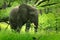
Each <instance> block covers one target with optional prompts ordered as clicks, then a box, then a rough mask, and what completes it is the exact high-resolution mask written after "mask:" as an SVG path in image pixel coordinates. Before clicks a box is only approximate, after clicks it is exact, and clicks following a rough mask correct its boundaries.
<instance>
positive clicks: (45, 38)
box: [0, 0, 60, 40]
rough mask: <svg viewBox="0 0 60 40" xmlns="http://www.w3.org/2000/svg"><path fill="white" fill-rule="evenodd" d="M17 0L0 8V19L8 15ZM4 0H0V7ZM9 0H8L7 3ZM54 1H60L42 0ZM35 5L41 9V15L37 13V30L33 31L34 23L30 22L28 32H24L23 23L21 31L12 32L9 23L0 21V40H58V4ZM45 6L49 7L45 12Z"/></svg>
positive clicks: (59, 20) (56, 0)
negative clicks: (8, 5)
mask: <svg viewBox="0 0 60 40" xmlns="http://www.w3.org/2000/svg"><path fill="white" fill-rule="evenodd" d="M6 1H7V0H6ZM21 1H22V0H21ZM21 1H20V2H19V0H15V1H14V0H13V2H12V3H11V5H12V6H11V7H7V8H6V9H2V10H0V21H1V19H3V18H6V17H9V13H10V11H11V9H13V8H14V7H15V6H17V5H19V4H20V3H21ZM3 2H4V0H2V1H0V7H1V6H2V5H3ZM9 2H10V1H9V0H8V3H9ZM33 2H35V1H34V0H32V1H31V2H28V3H29V4H30V5H34V3H33ZM54 2H60V1H59V0H50V2H49V3H48V2H44V3H42V4H41V5H44V4H47V3H48V4H50V3H54ZM41 5H39V6H37V9H41V10H42V15H41V14H40V13H39V15H38V18H39V19H38V32H37V33H35V32H34V25H33V24H31V28H30V30H29V32H28V33H27V32H25V31H24V30H25V25H23V27H22V29H21V32H20V33H17V32H12V31H11V29H10V25H8V24H6V23H4V22H0V40H60V8H59V7H60V4H56V5H52V6H46V7H40V6H41ZM45 8H49V9H50V11H49V12H48V13H47V14H46V12H45ZM7 26H8V28H7V29H6V27H7Z"/></svg>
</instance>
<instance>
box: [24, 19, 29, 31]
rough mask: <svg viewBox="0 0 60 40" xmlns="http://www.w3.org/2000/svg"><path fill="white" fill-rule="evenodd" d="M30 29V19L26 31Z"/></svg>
mask: <svg viewBox="0 0 60 40" xmlns="http://www.w3.org/2000/svg"><path fill="white" fill-rule="evenodd" d="M29 29H30V21H29V20H28V21H27V23H26V29H25V31H26V32H28V31H29Z"/></svg>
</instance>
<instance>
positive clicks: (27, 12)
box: [9, 4, 38, 32]
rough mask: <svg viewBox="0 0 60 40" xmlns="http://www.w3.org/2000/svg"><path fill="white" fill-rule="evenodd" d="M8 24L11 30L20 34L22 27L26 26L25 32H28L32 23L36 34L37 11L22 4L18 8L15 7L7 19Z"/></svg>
mask: <svg viewBox="0 0 60 40" xmlns="http://www.w3.org/2000/svg"><path fill="white" fill-rule="evenodd" d="M9 22H10V26H11V29H14V30H15V31H17V32H20V30H21V28H22V26H23V25H24V24H26V29H25V31H28V30H29V28H30V24H31V23H34V25H35V27H34V28H35V32H37V28H38V11H37V9H35V8H33V7H31V6H29V5H26V4H22V5H20V6H17V7H15V8H14V9H13V10H12V11H11V13H10V17H9Z"/></svg>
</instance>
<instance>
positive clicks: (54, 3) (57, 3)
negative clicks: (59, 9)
mask: <svg viewBox="0 0 60 40" xmlns="http://www.w3.org/2000/svg"><path fill="white" fill-rule="evenodd" d="M59 3H60V2H59ZM59 3H52V4H46V5H42V6H41V7H45V6H51V5H56V4H59Z"/></svg>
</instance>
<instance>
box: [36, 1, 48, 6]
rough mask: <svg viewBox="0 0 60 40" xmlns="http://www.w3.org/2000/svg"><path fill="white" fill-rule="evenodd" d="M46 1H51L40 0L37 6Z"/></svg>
mask: <svg viewBox="0 0 60 40" xmlns="http://www.w3.org/2000/svg"><path fill="white" fill-rule="evenodd" d="M46 1H49V0H42V1H40V2H39V3H38V4H37V5H36V6H38V5H40V4H41V3H43V2H46Z"/></svg>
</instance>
